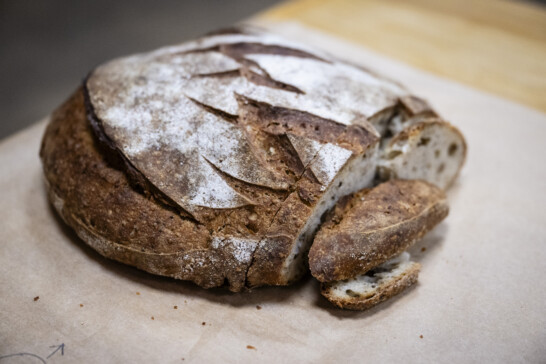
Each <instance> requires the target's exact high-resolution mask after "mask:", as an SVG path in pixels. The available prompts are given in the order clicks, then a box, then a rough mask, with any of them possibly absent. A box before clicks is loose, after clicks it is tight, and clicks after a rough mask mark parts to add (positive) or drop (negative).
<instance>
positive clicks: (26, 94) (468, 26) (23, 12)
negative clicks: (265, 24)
mask: <svg viewBox="0 0 546 364" xmlns="http://www.w3.org/2000/svg"><path fill="white" fill-rule="evenodd" d="M280 3H281V1H280V0H42V1H40V0H32V1H31V0H0V54H1V58H0V91H1V98H0V110H1V111H2V113H1V120H0V139H3V138H5V137H6V136H8V135H10V134H12V133H14V132H16V131H17V130H20V129H23V128H24V127H26V126H28V125H30V124H32V123H34V122H36V121H37V120H39V119H41V118H43V117H44V116H46V115H47V114H48V113H50V112H51V111H52V110H53V109H54V108H55V107H56V106H58V105H59V104H60V103H61V102H62V101H63V100H64V99H65V98H66V97H67V96H68V95H69V94H70V93H71V92H72V91H73V90H74V89H75V88H76V87H77V86H78V84H79V83H80V82H81V80H82V78H83V77H85V75H86V74H87V73H88V72H89V71H90V70H91V69H92V68H93V67H95V66H96V65H97V64H100V63H102V62H104V61H107V60H109V59H111V58H114V57H117V56H121V55H126V54H130V53H135V52H141V51H146V50H151V49H154V48H157V47H159V46H163V45H169V44H175V43H179V42H182V41H185V40H188V39H191V38H194V37H196V36H198V35H200V34H203V33H206V32H208V31H211V30H214V29H217V28H220V27H224V26H228V25H231V24H233V23H236V22H239V21H241V20H244V19H246V18H248V17H251V16H253V15H255V14H257V13H259V12H262V11H264V10H266V9H271V8H273V10H270V11H268V13H267V17H268V18H269V19H272V20H278V21H297V22H301V23H302V24H305V25H307V26H311V27H314V28H317V29H319V30H322V31H325V32H329V33H331V34H332V35H336V36H340V37H342V38H345V39H346V40H349V41H352V42H354V43H356V44H360V45H362V46H365V47H368V48H370V49H372V50H374V51H376V52H379V53H382V54H384V55H387V56H389V57H391V58H394V59H398V60H400V61H402V62H406V63H408V64H410V65H412V66H414V67H417V68H421V69H424V70H427V71H429V72H432V73H434V74H437V75H439V76H442V77H447V78H450V79H452V80H455V81H458V82H462V83H465V84H467V85H470V86H473V87H477V88H480V89H482V90H485V91H487V92H491V93H494V94H497V95H499V96H502V97H506V98H508V99H511V100H514V101H517V102H520V103H523V104H526V105H527V106H531V107H535V108H537V109H539V110H542V111H546V6H545V5H544V4H545V3H546V0H543V1H539V0H536V1H531V0H527V1H523V0H519V1H517V0H292V1H287V2H283V4H282V6H280V7H275V6H276V5H279V4H280ZM372 66H373V65H372ZM372 68H373V67H372Z"/></svg>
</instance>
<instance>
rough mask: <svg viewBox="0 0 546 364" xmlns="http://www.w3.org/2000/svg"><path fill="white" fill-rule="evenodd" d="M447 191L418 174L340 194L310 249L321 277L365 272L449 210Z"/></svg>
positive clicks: (402, 248)
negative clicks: (419, 177) (345, 194)
mask: <svg viewBox="0 0 546 364" xmlns="http://www.w3.org/2000/svg"><path fill="white" fill-rule="evenodd" d="M448 211H449V207H448V205H447V200H446V196H445V193H444V192H443V191H442V190H441V189H440V188H438V187H436V186H434V185H433V184H431V183H428V182H425V181H420V180H390V181H387V182H384V183H382V184H380V185H378V186H376V187H374V188H371V189H366V190H362V191H359V192H357V193H355V194H353V195H351V196H349V197H347V198H344V199H342V200H341V201H340V202H339V203H338V204H337V205H336V208H335V210H334V211H332V213H331V214H330V215H329V216H328V217H327V218H326V219H325V222H324V224H323V225H322V226H321V228H320V230H319V232H318V233H317V235H316V236H315V240H314V241H313V245H312V246H311V250H310V251H309V268H310V270H311V274H312V275H313V277H315V278H316V279H318V280H319V281H321V282H332V281H340V280H343V279H348V278H352V277H355V276H357V275H359V274H362V273H365V272H367V271H369V270H371V269H373V268H375V267H377V266H378V265H380V264H383V263H384V262H386V261H388V260H389V259H391V258H393V257H395V256H397V255H399V254H401V253H402V252H403V251H405V250H406V249H407V248H408V247H410V246H411V245H412V244H413V243H415V242H416V241H417V240H418V239H420V238H421V237H422V236H423V235H424V234H426V233H427V232H428V231H430V230H431V229H432V228H434V227H435V226H436V225H437V224H438V223H440V221H442V220H443V219H444V218H445V217H446V216H447V214H448Z"/></svg>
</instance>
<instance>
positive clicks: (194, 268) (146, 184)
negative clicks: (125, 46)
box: [40, 30, 433, 292]
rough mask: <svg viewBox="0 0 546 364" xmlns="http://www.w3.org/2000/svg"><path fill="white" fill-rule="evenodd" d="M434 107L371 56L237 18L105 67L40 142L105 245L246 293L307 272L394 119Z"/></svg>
mask: <svg viewBox="0 0 546 364" xmlns="http://www.w3.org/2000/svg"><path fill="white" fill-rule="evenodd" d="M317 75H319V76H318V77H317ZM338 95H339V98H338V97H336V96H338ZM397 113H398V114H397ZM429 114H433V111H432V110H431V109H430V107H429V106H428V104H427V103H426V102H425V101H424V100H421V99H418V98H416V97H413V96H410V95H409V94H408V92H407V90H405V89H404V88H403V87H402V86H400V85H398V84H397V83H395V82H392V81H389V80H387V79H385V78H383V77H380V76H377V75H375V74H373V73H372V72H369V71H367V70H365V69H359V68H358V67H354V66H351V65H349V64H347V63H344V62H339V61H337V60H336V59H335V58H333V57H331V56H329V55H327V54H323V53H321V52H317V53H314V51H312V50H308V49H307V47H305V46H301V45H295V44H292V43H291V42H289V41H286V40H282V39H279V38H276V37H275V36H272V35H267V34H261V33H248V32H247V31H246V30H229V31H227V32H218V33H215V34H212V35H210V36H207V37H204V38H200V39H198V40H196V41H193V42H188V43H185V44H182V45H177V46H173V47H167V48H162V49H159V50H156V51H154V52H150V53H147V54H141V55H134V56H130V57H125V58H120V59H117V60H113V61H111V62H108V63H106V64H104V65H101V66H99V67H97V68H96V69H95V70H93V71H92V72H91V73H90V74H89V76H88V78H87V79H86V80H85V81H84V83H83V85H82V87H80V88H79V89H78V90H77V91H76V92H75V93H74V94H73V95H72V96H71V97H70V98H69V99H68V100H67V101H66V102H65V103H64V104H63V105H62V106H61V107H59V109H57V110H56V111H55V112H54V113H53V114H52V116H51V122H50V124H49V126H48V127H47V130H46V132H45V134H44V138H43V141H42V147H41V150H40V157H41V158H42V162H43V168H44V173H45V177H46V185H47V188H48V195H49V198H50V200H51V202H52V204H53V205H54V206H55V208H56V209H57V211H58V212H59V214H60V215H61V216H62V218H63V219H64V220H65V222H66V223H67V224H68V225H70V226H71V227H72V228H73V229H74V230H75V231H76V233H77V234H78V236H80V237H81V238H82V239H83V240H84V241H85V242H86V243H87V244H89V245H90V246H92V247H93V248H94V249H96V250H97V251H98V252H99V253H101V254H102V255H104V256H106V257H108V258H111V259H114V260H118V261H120V262H123V263H126V264H130V265H133V266H136V267H138V268H140V269H143V270H146V271H148V272H150V273H154V274H158V275H164V276H170V277H174V278H177V279H183V280H191V281H193V282H195V283H197V284H198V285H200V286H203V287H205V288H210V287H217V286H222V285H227V286H229V289H230V290H232V291H235V292H237V291H241V290H243V289H245V288H250V287H258V286H262V285H287V284H290V283H291V282H292V281H294V280H296V279H298V278H299V277H300V276H301V275H303V274H304V273H305V272H304V269H305V267H304V266H303V265H300V264H299V263H301V262H302V259H299V260H298V259H296V258H297V257H298V256H299V257H302V256H305V255H306V254H307V250H308V249H309V245H308V244H309V242H311V241H312V238H313V237H314V234H315V232H316V229H317V228H318V226H319V223H320V221H321V220H320V217H321V216H322V214H323V213H324V211H327V210H328V209H329V208H330V207H331V206H332V204H334V203H335V202H336V201H337V199H338V198H339V197H340V196H343V195H346V194H350V193H353V192H354V191H357V190H359V189H361V188H363V187H366V186H370V185H371V183H372V180H373V178H374V174H375V168H376V163H377V160H378V150H379V142H380V136H381V135H380V133H385V132H386V130H387V127H388V124H389V121H390V120H391V119H392V118H393V117H394V116H395V115H400V116H401V117H402V116H403V117H408V115H409V116H416V115H420V116H422V115H429ZM379 127H380V128H381V130H380V131H379V132H378V130H379V129H376V128H379ZM342 184H343V187H341V186H342ZM366 193H367V192H366ZM425 225H426V224H425ZM403 229H406V230H408V231H409V232H410V233H411V234H414V235H415V236H418V233H415V232H414V230H415V229H417V228H416V227H412V225H411V224H406V225H404V226H403V227H401V228H399V231H400V232H402V231H403ZM341 240H343V239H341ZM404 244H405V243H404ZM322 245H324V244H318V246H322ZM395 245H396V244H395ZM402 245H403V244H402ZM402 245H400V247H401V246H402ZM321 249H322V248H321ZM350 249H351V248H349V250H350ZM381 249H382V250H388V249H387V248H386V247H380V250H381ZM400 249H401V248H400ZM400 249H399V248H397V249H394V248H392V249H391V250H393V251H396V252H398V251H399V250H400ZM328 254H329V253H328ZM390 254H391V252H390V250H389V253H388V254H387V255H389V256H390ZM393 254H394V253H393ZM319 258H320V257H319ZM320 259H322V258H320ZM328 259H330V258H328ZM328 259H327V258H324V260H325V262H326V263H325V264H326V265H328V264H330V263H329V260H328ZM335 259H337V258H335ZM382 259H383V258H380V259H376V260H375V261H374V262H373V264H380V262H381V261H382ZM387 259H388V258H387ZM293 262H296V263H298V264H292V263H293ZM378 262H379V263H378ZM331 264H337V263H336V262H333V263H331ZM294 267H296V268H299V269H300V271H297V272H296V273H294V269H293V268H294ZM312 269H313V268H312ZM320 269H322V268H320ZM351 269H352V268H351ZM351 269H349V270H347V272H346V273H347V274H349V273H353V274H354V273H355V272H357V273H358V272H359V269H352V270H351ZM334 276H336V275H334Z"/></svg>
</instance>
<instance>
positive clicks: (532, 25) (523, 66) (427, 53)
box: [261, 0, 546, 111]
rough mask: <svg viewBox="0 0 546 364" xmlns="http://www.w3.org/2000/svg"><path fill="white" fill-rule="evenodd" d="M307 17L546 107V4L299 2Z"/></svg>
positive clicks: (289, 15) (281, 13) (279, 10)
mask: <svg viewBox="0 0 546 364" xmlns="http://www.w3.org/2000/svg"><path fill="white" fill-rule="evenodd" d="M261 18H263V19H265V20H268V21H299V22H301V23H303V24H305V25H307V26H311V27H314V28H318V29H320V30H323V31H327V32H329V33H331V34H333V35H336V36H340V37H343V38H345V39H348V40H350V41H353V42H356V43H359V44H362V45H364V46H366V47H368V48H371V49H373V50H375V51H377V52H380V53H383V54H385V55H388V56H390V57H393V58H395V59H398V60H401V61H404V62H406V63H409V64H411V65H413V66H416V67H418V68H421V69H424V70H427V71H430V72H432V73H434V74H437V75H440V76H444V77H448V78H450V79H453V80H456V81H459V82H462V83H465V84H468V85H471V86H474V87H477V88H479V89H482V90H486V91H488V92H491V93H494V94H497V95H500V96H503V97H505V98H508V99H511V100H513V101H517V102H520V103H523V104H526V105H528V106H532V107H535V108H537V109H539V110H542V111H546V8H544V7H541V6H540V5H535V4H531V3H527V2H513V1H501V0H478V1H469V0H466V1H457V0H443V1H435V0H406V1H404V0H389V1H381V0H297V1H291V2H287V3H284V4H282V5H280V6H278V7H275V8H273V9H271V10H269V11H267V12H265V13H263V14H262V15H261Z"/></svg>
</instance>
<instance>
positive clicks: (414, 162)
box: [378, 118, 467, 190]
mask: <svg viewBox="0 0 546 364" xmlns="http://www.w3.org/2000/svg"><path fill="white" fill-rule="evenodd" d="M419 120H421V121H418V122H411V121H410V122H408V123H407V124H409V126H408V127H406V128H405V129H403V130H402V131H400V132H399V133H398V134H396V135H394V136H393V137H392V139H390V140H389V141H388V142H387V144H386V146H384V147H383V148H382V153H381V158H380V161H379V167H378V171H379V177H380V179H382V180H387V179H391V178H401V179H422V180H425V181H428V182H430V183H434V184H435V185H437V186H438V187H440V188H442V189H444V190H445V189H447V188H448V187H449V186H450V185H451V184H452V183H453V181H454V180H455V178H456V177H457V175H458V174H459V172H460V170H461V168H462V166H463V164H464V161H465V158H466V149H467V148H466V142H465V140H464V137H463V136H462V134H461V132H460V131H459V130H458V129H457V128H455V127H454V126H453V125H451V124H449V123H447V122H445V121H443V120H441V119H437V118H426V119H425V120H422V119H419ZM414 121H415V120H414ZM394 124H396V123H393V125H394ZM393 130H396V128H394V129H393Z"/></svg>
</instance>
